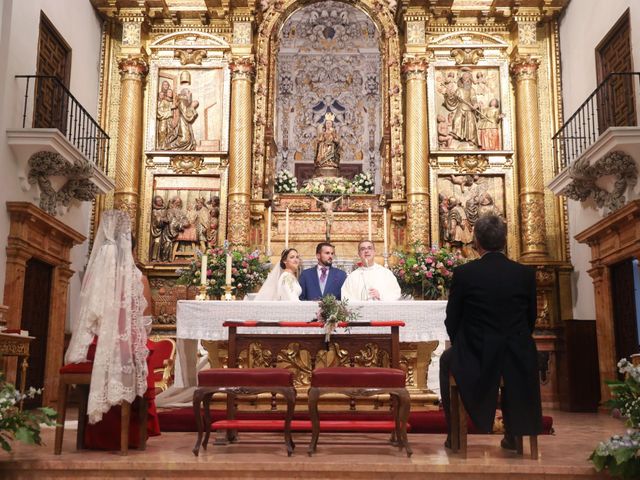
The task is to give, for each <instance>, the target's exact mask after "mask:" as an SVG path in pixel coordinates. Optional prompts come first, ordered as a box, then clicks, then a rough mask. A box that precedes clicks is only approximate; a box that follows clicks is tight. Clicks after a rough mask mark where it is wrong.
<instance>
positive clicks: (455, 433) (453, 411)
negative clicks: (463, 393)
mask: <svg viewBox="0 0 640 480" xmlns="http://www.w3.org/2000/svg"><path fill="white" fill-rule="evenodd" d="M449 392H450V393H449V398H450V399H451V400H450V405H449V409H450V412H449V418H450V421H451V425H449V429H450V431H451V450H453V452H454V453H457V452H458V451H459V450H460V407H459V405H458V404H459V403H460V396H459V395H458V387H457V385H451V387H450V389H449Z"/></svg>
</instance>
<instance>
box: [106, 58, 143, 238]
mask: <svg viewBox="0 0 640 480" xmlns="http://www.w3.org/2000/svg"><path fill="white" fill-rule="evenodd" d="M118 68H119V69H120V112H119V118H118V145H117V149H116V190H115V195H114V208H117V209H120V210H124V211H126V212H127V213H128V214H129V216H130V217H131V226H132V229H133V231H135V230H136V225H137V222H136V216H137V213H138V202H139V199H138V196H139V188H140V169H141V165H142V137H143V135H142V122H143V105H142V101H143V82H144V79H145V76H146V74H147V71H148V67H147V63H146V62H145V61H144V60H143V59H142V58H141V57H127V58H123V59H121V60H120V61H119V62H118Z"/></svg>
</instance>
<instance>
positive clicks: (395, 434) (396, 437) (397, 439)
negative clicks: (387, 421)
mask: <svg viewBox="0 0 640 480" xmlns="http://www.w3.org/2000/svg"><path fill="white" fill-rule="evenodd" d="M389 400H390V402H391V415H393V419H394V420H395V423H396V425H395V428H394V430H393V431H392V432H391V437H390V438H389V443H391V445H393V446H396V447H399V448H400V449H402V437H401V435H400V429H401V427H400V411H399V407H398V403H399V401H398V397H397V396H395V395H390V396H389Z"/></svg>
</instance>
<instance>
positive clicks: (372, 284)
mask: <svg viewBox="0 0 640 480" xmlns="http://www.w3.org/2000/svg"><path fill="white" fill-rule="evenodd" d="M358 256H359V257H360V260H362V267H360V268H358V269H357V270H354V271H353V272H351V273H350V274H349V276H348V277H347V279H346V280H345V282H344V284H343V285H342V299H343V300H350V301H366V300H383V301H393V300H399V299H400V297H401V295H402V293H401V292H400V285H398V280H396V277H395V275H394V274H393V273H392V272H391V270H389V269H388V268H384V267H383V266H382V265H378V264H377V263H375V256H376V251H375V247H374V245H373V242H372V241H370V240H363V241H361V242H360V243H359V244H358Z"/></svg>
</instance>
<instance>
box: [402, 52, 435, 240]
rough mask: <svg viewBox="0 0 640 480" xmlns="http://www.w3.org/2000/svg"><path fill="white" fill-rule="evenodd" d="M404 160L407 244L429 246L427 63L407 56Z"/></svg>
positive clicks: (403, 68) (422, 59) (405, 69)
mask: <svg viewBox="0 0 640 480" xmlns="http://www.w3.org/2000/svg"><path fill="white" fill-rule="evenodd" d="M402 72H403V73H404V76H405V79H406V95H407V96H406V108H405V112H406V115H405V142H404V143H405V159H406V179H407V181H406V186H407V243H408V244H409V245H413V244H415V243H416V242H419V243H420V244H422V245H425V246H429V144H428V138H429V137H428V134H427V61H426V59H424V58H422V57H413V56H406V57H405V58H404V59H403V62H402Z"/></svg>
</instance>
